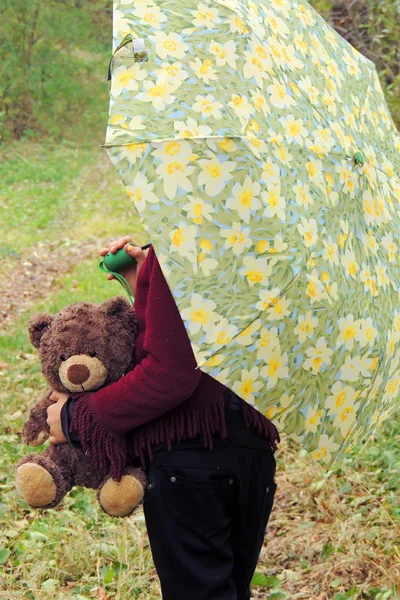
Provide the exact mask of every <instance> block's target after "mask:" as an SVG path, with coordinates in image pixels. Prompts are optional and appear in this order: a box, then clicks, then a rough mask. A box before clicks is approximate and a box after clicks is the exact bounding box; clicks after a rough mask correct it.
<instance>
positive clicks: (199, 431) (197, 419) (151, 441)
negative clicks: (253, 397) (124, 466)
mask: <svg viewBox="0 0 400 600" xmlns="http://www.w3.org/2000/svg"><path fill="white" fill-rule="evenodd" d="M215 433H219V434H220V436H221V439H224V438H226V437H227V436H228V432H227V430H226V422H225V402H224V399H223V397H221V398H218V399H215V400H214V402H213V403H210V404H209V405H206V406H205V405H204V404H198V405H193V404H191V405H190V406H184V405H181V406H178V407H177V408H176V409H173V410H171V411H170V412H169V413H167V414H165V415H163V417H162V418H161V419H158V420H157V422H155V423H152V422H150V423H148V424H146V425H142V426H141V427H139V428H137V429H135V430H133V431H132V432H131V433H130V434H129V435H128V438H127V446H128V460H130V461H132V460H135V459H137V458H139V460H140V463H141V466H142V468H143V469H146V467H147V465H148V463H149V462H151V461H152V460H153V447H154V446H155V445H159V444H166V446H167V449H168V450H169V451H171V450H172V444H173V442H180V441H181V440H184V439H188V438H189V439H194V438H196V437H198V436H201V438H202V441H203V444H204V447H205V448H208V449H209V450H212V449H213V447H214V446H213V440H212V434H215Z"/></svg>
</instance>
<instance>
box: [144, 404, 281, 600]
mask: <svg viewBox="0 0 400 600" xmlns="http://www.w3.org/2000/svg"><path fill="white" fill-rule="evenodd" d="M226 414H227V428H228V438H227V439H225V440H221V439H215V444H214V445H215V447H214V450H208V449H205V448H203V447H202V445H201V441H200V440H185V441H183V442H180V444H176V445H174V448H173V450H172V451H171V452H168V451H166V450H165V449H163V448H161V449H158V450H157V451H156V452H155V454H154V461H153V462H152V463H151V464H150V466H149V469H148V473H147V475H148V489H147V490H146V495H145V500H144V513H145V517H146V524H147V530H148V534H149V538H150V545H151V551H152V554H153V559H154V564H155V567H156V569H157V573H158V575H159V578H160V582H161V588H162V594H163V595H162V597H163V600H248V599H249V598H250V597H251V594H250V581H251V578H252V576H253V573H254V571H255V568H256V566H257V560H258V557H259V554H260V550H261V547H262V544H263V540H264V535H265V528H266V525H267V522H268V519H269V516H270V513H271V509H272V505H273V502H274V494H275V489H276V485H275V482H274V475H275V459H274V456H273V453H272V451H271V449H270V447H269V444H268V442H267V441H266V440H264V439H263V438H262V437H261V436H259V435H258V434H257V433H255V432H254V431H252V430H248V429H246V427H245V425H244V423H243V419H242V415H241V412H240V411H236V410H227V411H226Z"/></svg>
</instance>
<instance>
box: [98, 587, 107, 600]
mask: <svg viewBox="0 0 400 600" xmlns="http://www.w3.org/2000/svg"><path fill="white" fill-rule="evenodd" d="M97 600H110V596H109V595H108V594H107V592H106V591H105V590H103V588H99V589H98V590H97Z"/></svg>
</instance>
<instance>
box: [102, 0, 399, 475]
mask: <svg viewBox="0 0 400 600" xmlns="http://www.w3.org/2000/svg"><path fill="white" fill-rule="evenodd" d="M138 39H141V40H143V43H144V45H145V55H144V56H142V55H137V54H136V55H135V51H134V43H133V40H138ZM114 50H115V52H114V55H113V58H112V61H111V68H110V73H111V88H110V120H109V125H108V128H107V135H106V144H105V145H106V148H107V151H108V153H109V156H110V158H111V160H112V162H113V163H114V165H115V166H116V168H117V170H118V173H119V174H120V175H121V177H122V179H123V182H124V184H125V186H126V188H127V190H128V194H129V196H130V198H131V199H132V201H133V203H134V206H135V208H136V210H137V212H138V214H139V216H140V218H141V220H142V223H143V226H144V228H145V229H146V232H147V233H148V236H149V238H150V240H151V241H152V243H153V245H154V247H155V250H156V253H157V255H158V256H159V257H160V263H161V266H162V269H163V271H164V274H165V275H166V277H167V280H168V283H169V286H170V288H171V290H172V292H173V295H174V298H175V300H176V302H177V305H178V307H179V309H180V312H181V315H182V318H183V320H184V322H185V325H186V327H187V330H188V332H189V335H190V337H191V341H192V344H193V350H194V352H195V355H196V357H197V360H198V364H199V366H200V367H201V368H202V369H203V370H204V371H205V372H207V373H209V374H210V375H212V376H213V377H215V378H216V379H219V380H220V381H221V382H223V383H224V384H226V385H228V386H229V387H230V388H231V389H233V390H235V391H236V392H237V393H238V395H239V396H241V397H243V398H244V399H245V400H246V401H248V402H250V403H251V404H254V406H256V408H257V409H258V410H260V411H261V412H262V413H264V414H265V415H267V416H268V417H269V418H272V419H273V420H274V422H275V423H276V424H277V426H278V428H280V429H282V430H285V431H287V432H288V433H291V434H292V435H293V437H294V439H296V440H298V441H299V442H300V443H302V444H303V445H304V447H306V448H307V449H308V450H309V451H310V452H311V453H312V455H313V456H314V457H315V458H316V459H317V460H319V461H321V463H322V464H323V465H325V466H326V467H329V465H330V464H332V462H333V461H334V460H337V459H339V458H340V457H341V456H343V455H344V454H345V453H346V452H348V450H349V448H350V447H351V445H352V444H353V443H354V441H355V440H356V439H357V440H358V439H362V437H363V436H366V435H367V434H368V433H369V432H371V431H372V430H373V429H374V428H375V427H377V426H379V425H380V423H381V422H382V420H383V419H384V418H387V417H389V416H390V415H391V414H392V412H393V410H394V408H395V406H396V401H397V399H398V396H399V387H400V317H399V314H400V312H399V304H400V277H399V214H400V212H399V208H400V178H399V172H400V137H399V135H398V133H397V131H396V129H395V126H394V124H393V121H392V118H391V116H390V114H389V112H388V108H387V105H386V102H385V99H384V96H383V92H382V89H381V86H380V83H379V79H378V76H377V73H376V70H375V67H374V66H373V64H372V63H371V62H370V61H369V60H367V59H366V58H364V57H363V56H362V55H360V54H359V53H358V52H357V51H356V50H355V49H354V48H352V47H351V46H350V45H349V44H348V43H347V42H345V41H344V40H343V39H342V38H341V37H340V36H339V35H338V34H337V33H336V32H334V31H333V30H332V29H331V28H330V27H329V26H328V25H327V24H326V23H325V21H324V20H323V19H322V18H321V17H320V16H319V15H318V14H317V13H316V12H315V11H314V10H313V9H312V8H311V7H310V6H309V4H308V3H307V2H306V1H305V0H291V1H290V2H289V1H288V0H269V1H267V0H257V1H255V0H203V1H199V0H182V2H178V3H177V2H176V1H175V0H136V1H135V2H133V1H132V2H130V1H127V0H114ZM143 58H144V60H143Z"/></svg>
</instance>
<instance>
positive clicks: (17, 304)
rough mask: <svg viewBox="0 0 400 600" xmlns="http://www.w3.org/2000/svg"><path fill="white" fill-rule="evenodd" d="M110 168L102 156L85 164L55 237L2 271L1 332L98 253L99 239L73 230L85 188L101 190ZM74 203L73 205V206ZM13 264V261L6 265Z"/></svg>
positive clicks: (75, 226) (32, 249)
mask: <svg viewBox="0 0 400 600" xmlns="http://www.w3.org/2000/svg"><path fill="white" fill-rule="evenodd" d="M108 168H111V167H110V166H109V165H108V162H107V159H106V158H105V157H102V158H100V159H99V161H97V162H96V164H95V165H93V166H90V167H86V168H85V169H84V170H83V172H82V175H81V176H80V177H79V179H78V180H77V181H74V182H73V183H72V184H71V186H70V188H71V191H70V193H69V194H68V202H67V203H66V206H65V207H64V209H63V210H61V212H60V214H59V215H58V219H57V222H56V223H55V224H54V227H55V232H54V233H55V234H56V235H55V237H56V239H54V236H52V238H53V239H52V240H49V241H48V242H45V241H43V242H40V243H38V244H35V246H34V247H33V248H31V249H30V250H29V253H27V255H26V257H24V258H21V259H20V260H18V261H16V262H15V263H14V264H13V265H12V266H11V268H7V269H6V270H5V271H3V273H1V275H0V332H1V331H5V330H6V329H7V328H8V327H9V326H10V324H11V323H12V322H13V321H15V320H16V319H17V318H18V316H19V315H20V314H21V313H22V312H24V311H26V310H27V309H28V308H29V306H30V305H31V304H32V303H33V302H35V301H36V300H38V299H40V298H43V297H45V296H46V295H48V294H49V291H50V290H51V289H52V288H53V287H54V286H56V285H57V281H58V280H59V279H60V278H62V277H63V276H64V275H65V274H66V273H68V272H69V271H71V270H72V269H73V267H74V266H75V265H77V264H78V263H80V262H82V261H84V260H85V259H87V258H89V257H93V256H96V255H97V254H98V250H99V241H98V240H96V239H83V240H81V239H79V236H75V235H74V230H75V229H76V228H77V227H78V226H79V224H80V223H79V218H78V217H79V202H80V200H79V199H80V197H81V196H82V194H83V191H85V195H86V196H87V194H88V190H90V189H94V190H95V191H96V193H98V192H101V191H102V190H103V189H104V188H105V187H106V186H107V185H108V181H107V180H106V178H105V177H104V172H105V171H106V170H107V169H108ZM71 207H73V208H71ZM7 266H8V267H10V265H7Z"/></svg>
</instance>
